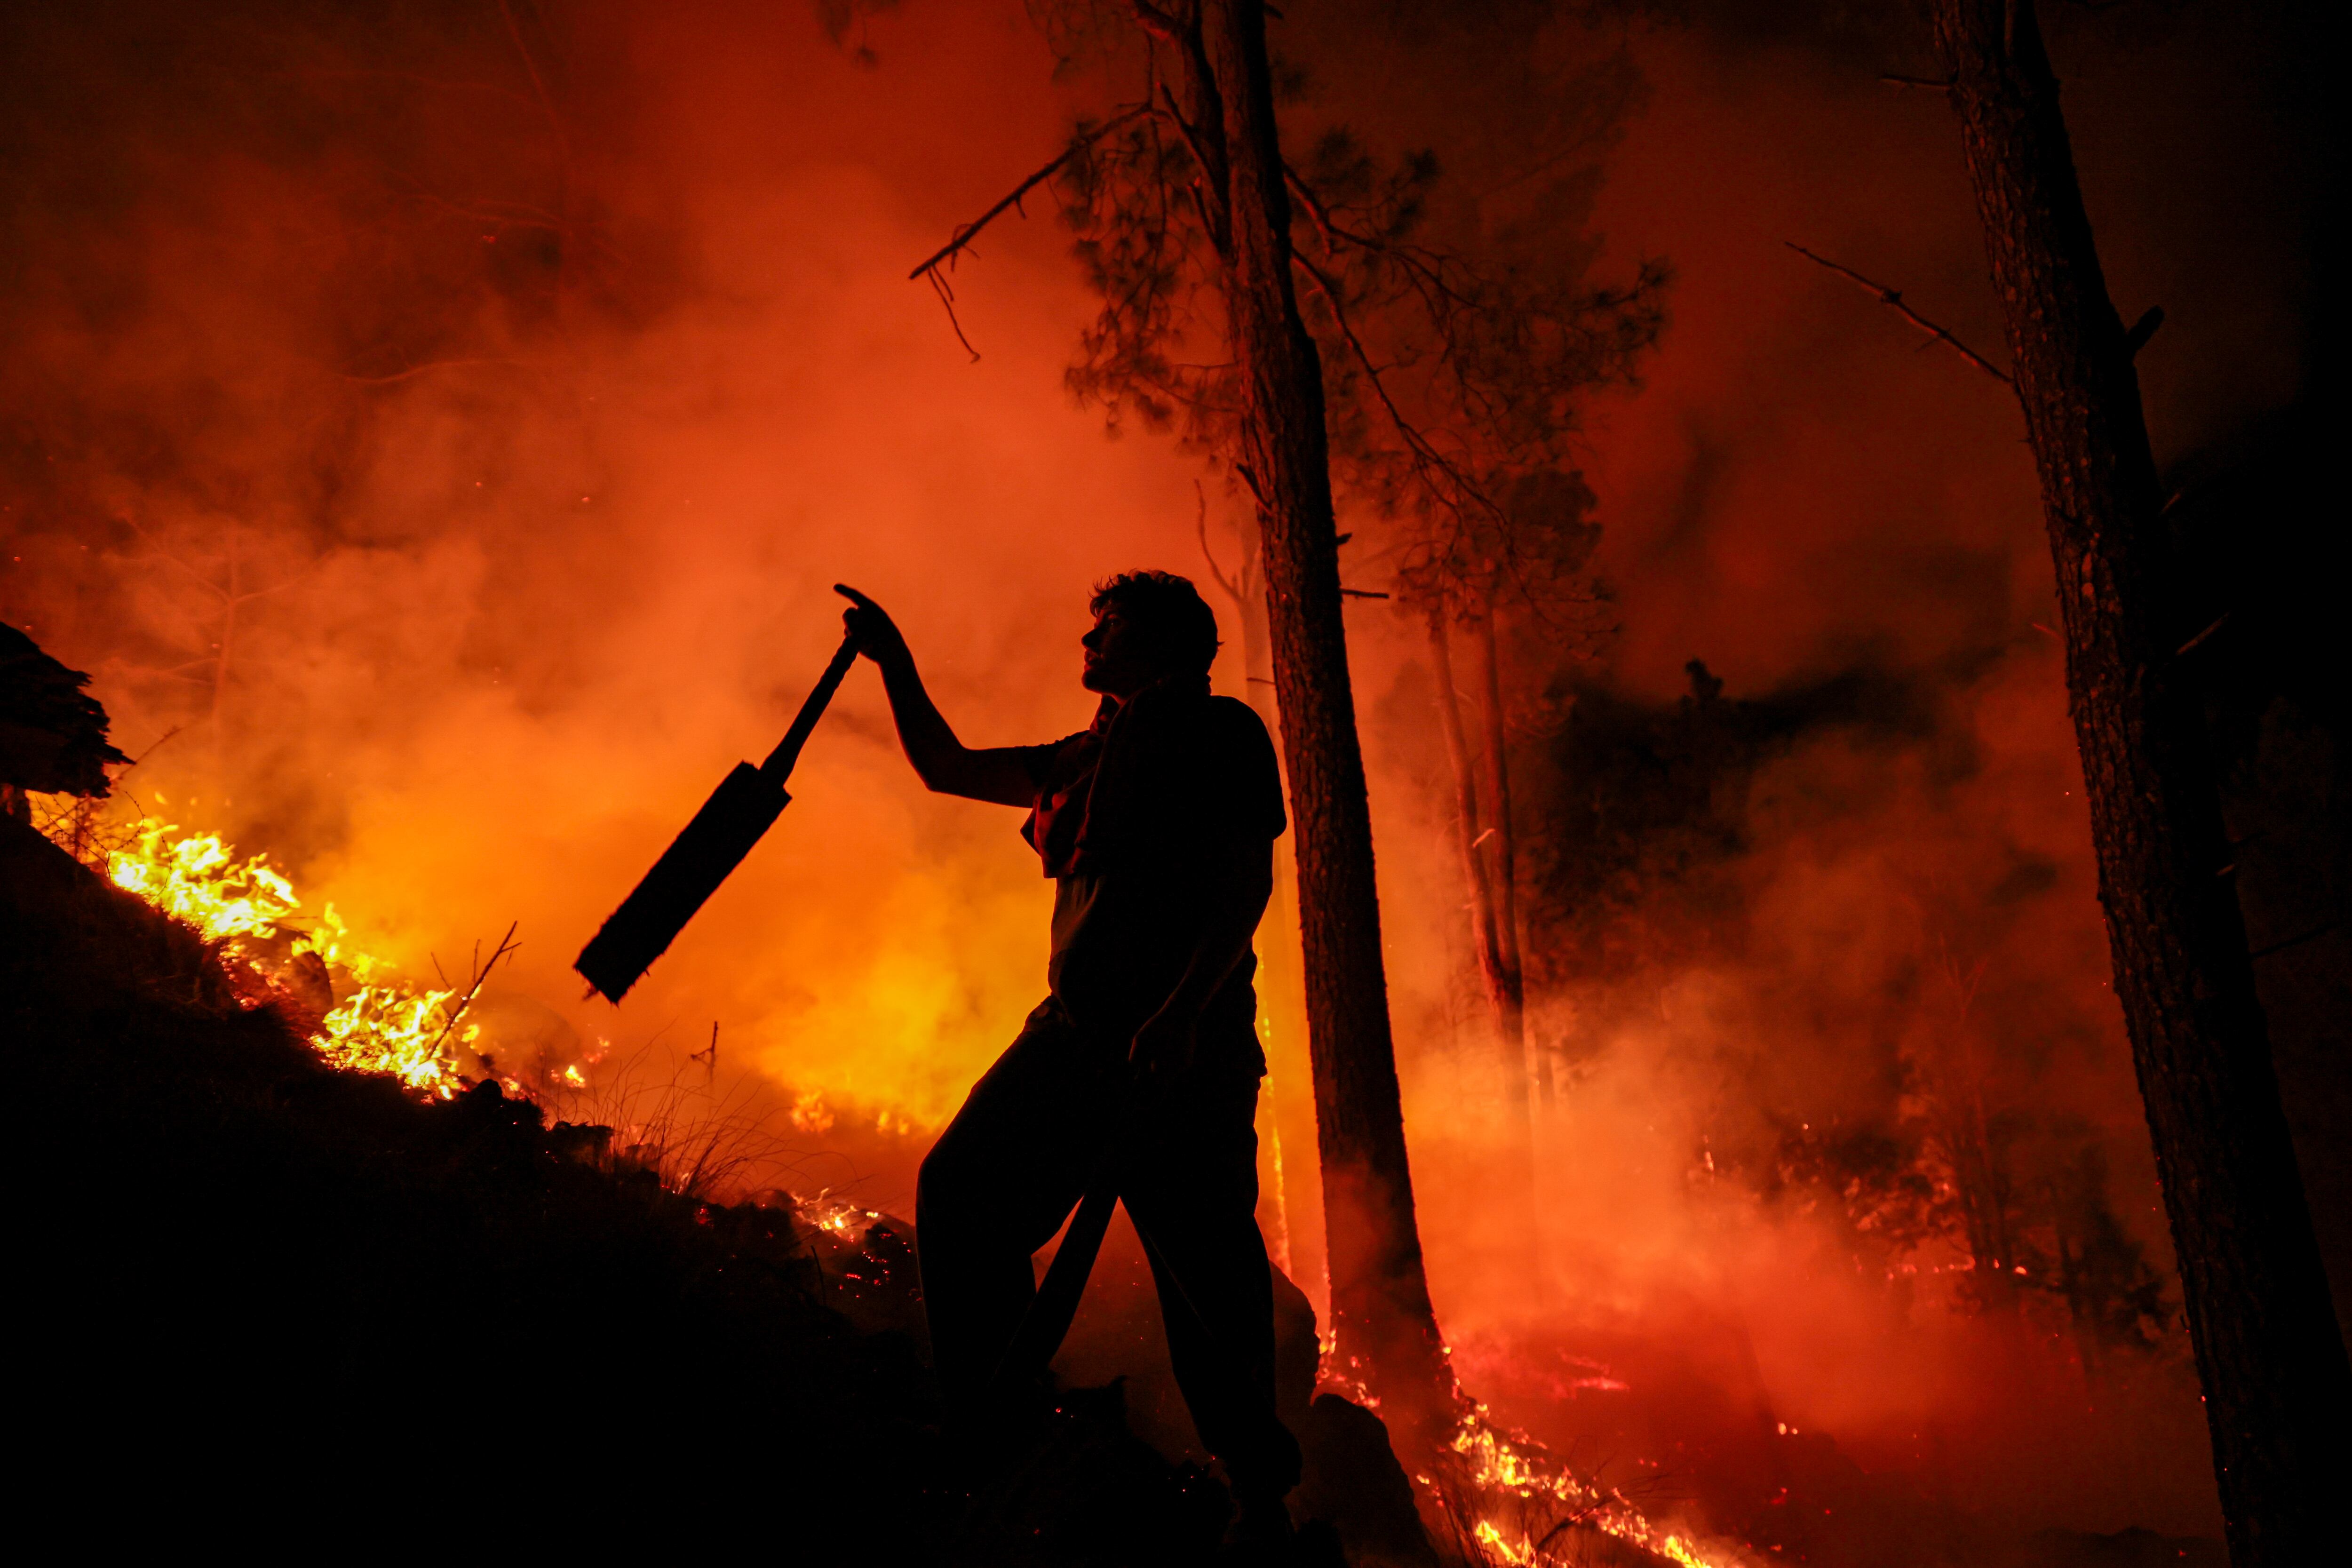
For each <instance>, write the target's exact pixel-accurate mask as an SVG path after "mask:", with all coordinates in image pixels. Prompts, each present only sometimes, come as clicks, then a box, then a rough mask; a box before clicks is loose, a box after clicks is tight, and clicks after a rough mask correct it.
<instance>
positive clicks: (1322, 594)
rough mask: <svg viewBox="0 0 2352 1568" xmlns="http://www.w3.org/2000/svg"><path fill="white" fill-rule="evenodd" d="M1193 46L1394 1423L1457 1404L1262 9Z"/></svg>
mask: <svg viewBox="0 0 2352 1568" xmlns="http://www.w3.org/2000/svg"><path fill="white" fill-rule="evenodd" d="M1147 25H1149V24H1148V23H1147ZM1196 36H1197V37H1198V40H1199V47H1200V50H1201V55H1202V56H1203V57H1205V61H1206V64H1207V68H1208V69H1207V80H1206V81H1204V82H1200V83H1197V84H1193V90H1192V92H1191V93H1190V94H1188V96H1189V98H1190V100H1191V101H1192V105H1193V106H1194V108H1195V111H1196V113H1200V114H1201V115H1202V119H1203V120H1205V119H1206V114H1205V111H1206V110H1208V109H1209V108H1210V106H1211V105H1214V107H1215V108H1216V110H1218V113H1217V115H1216V118H1215V120H1214V121H1213V124H1214V125H1215V126H1216V127H1217V128H1218V129H1220V130H1221V131H1222V132H1223V135H1222V138H1221V140H1222V142H1223V148H1222V157H1216V158H1213V160H1212V161H1213V162H1221V163H1223V164H1224V165H1225V167H1224V168H1223V170H1215V169H1211V170H1209V171H1207V174H1208V175H1209V177H1210V178H1211V179H1212V180H1213V182H1214V183H1215V184H1216V185H1217V187H1218V190H1219V194H1220V195H1223V198H1224V199H1223V202H1222V203H1220V204H1217V205H1220V206H1222V208H1223V212H1222V214H1221V215H1220V216H1222V217H1223V227H1224V228H1225V230H1226V232H1225V234H1224V235H1223V237H1222V243H1221V245H1220V249H1221V250H1222V251H1223V260H1224V278H1223V292H1224V296H1225V307H1226V316H1227V321H1228V323H1229V327H1230V331H1231V334H1232V348H1233V353H1234V361H1235V363H1236V365H1237V367H1238V370H1239V372H1240V382H1241V391H1242V397H1243V410H1244V411H1243V417H1242V420H1241V436H1240V447H1241V452H1240V462H1241V466H1242V468H1243V469H1244V473H1245V475H1246V477H1247V479H1248V481H1249V483H1250V485H1251V487H1252V488H1253V489H1255V492H1256V495H1257V500H1258V507H1259V525H1260V529H1261V532H1262V537H1263V539H1264V541H1265V580H1266V583H1265V585H1266V605H1267V619H1268V622H1269V627H1268V629H1269V631H1270V633H1271V637H1272V642H1273V649H1274V679H1275V695H1276V700H1277V701H1278V702H1279V703H1280V705H1281V713H1282V743H1283V755H1284V758H1285V760H1286V763H1287V764H1288V768H1289V773H1290V800H1291V815H1292V820H1293V824H1294V844H1295V853H1296V855H1297V865H1298V903H1299V934H1300V940H1301V946H1302V949H1303V952H1304V955H1305V964H1306V993H1307V1031H1308V1039H1309V1049H1310V1052H1311V1055H1312V1058H1313V1066H1314V1078H1315V1113H1316V1127H1317V1134H1318V1142H1319V1144H1320V1149H1321V1154H1322V1167H1323V1200H1324V1225H1325V1230H1326V1242H1327V1247H1328V1265H1329V1268H1330V1276H1331V1316H1332V1326H1333V1329H1334V1331H1335V1332H1336V1334H1337V1336H1338V1340H1339V1355H1340V1358H1341V1360H1342V1361H1343V1362H1346V1363H1353V1366H1354V1367H1355V1369H1356V1370H1357V1371H1358V1373H1360V1375H1363V1376H1365V1377H1366V1378H1367V1379H1368V1380H1369V1381H1370V1383H1371V1384H1372V1385H1373V1387H1374V1388H1376V1389H1377V1390H1379V1391H1380V1392H1381V1394H1382V1396H1383V1397H1384V1398H1388V1399H1392V1400H1394V1401H1395V1402H1396V1403H1397V1404H1398V1405H1399V1406H1400V1413H1403V1410H1404V1409H1406V1408H1412V1407H1419V1408H1429V1407H1432V1406H1433V1405H1437V1404H1441V1403H1450V1401H1451V1399H1452V1398H1453V1397H1454V1387H1453V1378H1452V1373H1450V1371H1449V1370H1448V1369H1447V1366H1446V1362H1445V1356H1444V1349H1443V1346H1442V1343H1441V1342H1440V1339H1439V1336H1438V1332H1437V1319H1436V1313H1435V1311H1434V1310H1433V1309H1432V1307H1431V1306H1430V1300H1429V1285H1428V1280H1427V1278H1426V1276H1425V1274H1424V1272H1423V1264H1422V1253H1421V1237H1420V1233H1419V1231H1418V1230H1417V1229H1416V1228H1415V1222H1414V1214H1413V1198H1412V1167H1411V1165H1410V1163H1408V1161H1407V1159H1406V1155H1405V1142H1404V1113H1403V1108H1402V1103H1401V1101H1400V1100H1399V1096H1398V1088H1397V1074H1396V1054H1395V1047H1394V1045H1393V1042H1392V1041H1391V1037H1390V1033H1389V1011H1388V977H1387V972H1386V966H1385V964H1384V963H1383V961H1382V957H1381V912H1380V898H1379V893H1378V889H1377V888H1376V886H1375V884H1374V880H1373V870H1372V831H1371V813H1370V805H1369V804H1368V802H1367V800H1366V796H1365V788H1364V760H1363V752H1362V751H1361V749H1360V746H1359V744H1358V741H1357V735H1356V710H1355V696H1354V692H1353V689H1352V688H1351V685H1350V682H1349V674H1348V643H1347V628H1346V626H1345V625H1344V624H1343V622H1342V619H1341V616H1340V603H1341V601H1340V595H1339V539H1338V535H1337V532H1336V531H1335V528H1334V523H1333V514H1332V505H1331V477H1330V466H1329V455H1328V451H1327V449H1326V447H1325V436H1324V403H1323V370H1322V364H1321V362H1320V361H1319V360H1318V358H1317V353H1316V348H1315V342H1314V339H1313V338H1312V337H1310V336H1309V335H1308V334H1307V327H1306V324H1305V322H1303V321H1301V320H1300V319H1299V314H1298V302H1297V298H1296V297H1295V296H1294V294H1293V293H1292V289H1291V278H1290V269H1291V258H1290V211H1289V196H1288V193H1287V191H1286V189H1285V188H1284V184H1283V169H1282V154H1281V150H1280V143H1279V141H1278V138H1277V136H1276V127H1275V116H1274V91H1273V83H1272V79H1271V73H1270V72H1269V70H1268V68H1267V64H1266V52H1265V11H1264V8H1263V6H1262V5H1261V4H1260V3H1259V0H1202V7H1201V12H1200V24H1199V33H1198V34H1197V35H1196ZM1196 123H1199V122H1198V121H1196ZM1201 128H1202V129H1203V130H1205V129H1208V128H1209V126H1208V125H1207V124H1202V125H1201ZM1220 175H1222V178H1218V176H1220Z"/></svg>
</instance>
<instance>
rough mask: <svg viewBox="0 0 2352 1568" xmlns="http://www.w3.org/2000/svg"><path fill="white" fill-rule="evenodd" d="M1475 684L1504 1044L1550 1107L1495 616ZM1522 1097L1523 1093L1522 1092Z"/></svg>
mask: <svg viewBox="0 0 2352 1568" xmlns="http://www.w3.org/2000/svg"><path fill="white" fill-rule="evenodd" d="M1477 633H1478V640H1477V649H1478V683H1479V685H1480V687H1481V688H1483V694H1482V697H1481V699H1480V702H1481V706H1482V707H1483V709H1484V710H1485V715H1486V798H1487V799H1488V800H1489V801H1491V802H1493V803H1494V807H1495V810H1494V817H1495V820H1494V822H1493V823H1492V824H1491V825H1490V826H1492V828H1493V831H1494V837H1493V838H1492V840H1491V841H1490V847H1489V852H1488V855H1489V858H1490V860H1491V861H1492V863H1493V865H1494V871H1493V873H1492V876H1491V878H1490V880H1491V881H1492V883H1493V886H1494V889H1495V952H1496V960H1497V962H1498V965H1499V967H1500V970H1501V980H1500V991H1501V995H1502V1012H1503V1017H1504V1022H1503V1039H1504V1041H1505V1042H1506V1045H1507V1049H1508V1050H1509V1052H1510V1053H1511V1055H1512V1058H1513V1059H1514V1060H1516V1061H1517V1064H1518V1072H1519V1076H1520V1079H1521V1081H1522V1083H1524V1082H1525V1079H1526V1078H1527V1072H1528V1065H1529V1062H1530V1058H1532V1062H1533V1066H1534V1068H1535V1081H1536V1089H1537V1092H1538V1095H1539V1096H1540V1098H1541V1099H1542V1100H1543V1103H1544V1105H1545V1107H1546V1108H1547V1109H1549V1107H1550V1105H1551V1062H1550V1060H1549V1058H1546V1057H1545V1055H1544V1053H1543V1052H1542V1051H1541V1050H1539V1049H1538V1048H1537V1047H1536V1046H1535V1043H1534V1042H1533V1041H1531V1040H1529V1039H1528V982H1527V971H1526V970H1525V969H1524V968H1523V967H1521V965H1520V963H1519V840H1518V834H1517V830H1516V829H1515V828H1514V827H1513V826H1512V824H1511V755H1510V750H1509V743H1508V742H1509V733H1508V730H1507V726H1506V724H1505V712H1504V708H1503V668H1502V664H1503V661H1502V652H1501V649H1499V648H1498V647H1496V642H1495V611H1494V609H1493V608H1492V607H1491V606H1489V607H1488V609H1487V611H1486V614H1485V615H1483V616H1479V617H1478V626H1477ZM1520 1093H1521V1095H1522V1096H1523V1097H1524V1095H1525V1093H1526V1090H1525V1089H1521V1090H1520Z"/></svg>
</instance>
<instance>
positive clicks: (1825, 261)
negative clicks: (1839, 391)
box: [1780, 239, 2011, 386]
mask: <svg viewBox="0 0 2352 1568" xmlns="http://www.w3.org/2000/svg"><path fill="white" fill-rule="evenodd" d="M1780 243H1781V244H1783V245H1785V246H1787V247H1789V248H1790V249H1791V250H1793V251H1795V252H1796V253H1797V254H1798V255H1800V256H1801V257H1803V258H1805V259H1806V260H1808V261H1811V262H1814V263H1817V264H1819V265H1820V266H1822V267H1826V268H1829V269H1830V270H1831V271H1832V272H1834V273H1836V274H1837V275H1838V276H1839V277H1841V278H1845V279H1852V280H1853V282H1854V283H1855V284H1856V285H1858V286H1859V287H1861V288H1863V289H1867V290H1869V291H1870V292H1871V293H1873V294H1875V295H1876V296H1878V302H1879V303H1880V304H1882V305H1887V306H1891V307H1892V308H1893V309H1894V310H1895V313H1896V314H1897V315H1899V316H1901V317H1902V318H1903V319H1904V320H1905V321H1908V322H1910V323H1911V324H1912V325H1913V326H1915V327H1916V328H1918V329H1919V330H1920V331H1923V332H1925V333H1927V335H1928V336H1929V337H1931V338H1933V339H1935V340H1936V341H1937V342H1941V343H1948V344H1949V345H1950V346H1951V349H1952V352H1953V353H1957V354H1958V355H1959V356H1960V357H1961V358H1962V359H1964V360H1966V361H1968V362H1969V363H1970V364H1972V365H1974V366H1976V367H1977V368H1978V369H1979V370H1980V371H1982V372H1984V373H1985V374H1987V375H1989V376H1990V377H1992V378H1993V379H1994V380H1995V381H1997V382H1999V383H2000V384H2002V385H2003V386H2008V385H2010V384H2011V382H2010V379H2009V373H2008V372H2006V371H2004V370H2001V369H2000V368H1998V367H1997V366H1995V365H1994V364H1993V363H1992V362H1991V361H1990V360H1988V359H1986V358H1985V357H1984V356H1983V355H1982V354H1980V353H1977V351H1976V350H1974V349H1972V348H1970V347H1969V345H1968V344H1966V343H1964V342H1960V340H1959V339H1958V338H1956V337H1954V336H1953V335H1952V334H1951V333H1950V332H1949V331H1946V330H1945V329H1944V328H1942V327H1939V326H1937V324H1936V323H1935V322H1933V321H1929V320H1928V319H1927V317H1925V316H1923V315H1921V314H1920V313H1919V312H1918V311H1916V310H1913V309H1912V308H1911V307H1910V306H1908V305H1906V304H1905V303H1904V302H1903V295H1902V291H1901V290H1899V289H1889V288H1888V287H1886V285H1885V284H1884V283H1874V282H1873V281H1871V280H1870V279H1867V278H1864V276H1863V275H1862V274H1861V273H1859V272H1856V271H1855V270H1854V269H1853V268H1851V267H1841V266H1840V265H1838V264H1837V263H1836V262H1834V261H1832V260H1831V259H1830V258H1828V257H1826V256H1816V255H1814V254H1813V253H1812V252H1811V251H1810V250H1807V249H1806V248H1805V247H1803V246H1801V245H1799V244H1798V243H1797V242H1796V241H1795V240H1793V239H1784V240H1782V241H1781V242H1780Z"/></svg>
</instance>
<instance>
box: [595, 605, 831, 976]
mask: <svg viewBox="0 0 2352 1568" xmlns="http://www.w3.org/2000/svg"><path fill="white" fill-rule="evenodd" d="M856 662H857V648H856V645H855V644H854V643H852V642H851V641H850V640H849V639H848V638H847V637H844V638H843V639H842V643H841V650H840V651H839V652H838V653H836V654H835V655H834V656H833V662H832V663H831V664H828V665H826V666H825V667H824V674H823V675H822V676H819V677H818V678H817V683H816V689H814V690H813V691H811V692H810V693H809V694H808V700H807V701H805V702H803V703H802V704H801V710H800V716H799V717H798V718H796V719H794V720H793V727H792V728H791V729H789V730H787V731H784V738H783V739H782V740H781V741H779V742H776V749H775V750H774V751H772V752H769V753H768V760H767V761H766V762H764V763H761V764H760V765H759V766H758V767H756V768H755V767H753V766H752V765H751V763H736V764H735V771H734V772H732V773H729V774H728V775H727V777H726V778H725V779H723V780H722V781H720V783H719V787H718V788H717V789H715V790H712V791H711V792H710V798H709V800H707V801H704V802H703V803H702V809H701V810H700V811H698V812H696V813H695V814H694V820H693V821H691V822H689V823H688V824H687V825H686V831H685V832H683V833H681V834H679V835H678V836H677V838H676V839H674V840H672V841H671V843H670V847H668V848H667V849H666V850H664V851H663V852H662V858H660V859H658V860H656V861H655V862H654V868H653V869H652V870H650V871H648V872H646V877H645V880H644V881H642V882H639V883H638V884H637V886H636V890H635V892H633V893H631V894H630V895H629V896H628V897H627V898H625V899H624V900H621V907H620V908H619V909H617V910H614V911H613V917H612V919H610V920H608V921H605V922H604V927H603V929H601V930H600V931H597V932H596V934H595V936H594V937H593V939H592V940H591V941H590V942H589V943H588V945H587V946H586V947H583V948H582V949H581V950H580V957H579V959H578V960H577V961H576V962H575V963H573V964H572V968H574V969H576V970H578V971H579V972H580V973H581V974H582V975H583V976H584V977H585V978H586V980H587V982H588V984H589V986H590V987H591V988H592V989H593V990H596V991H600V992H602V993H603V994H604V996H605V998H606V999H607V1000H608V1001H612V1002H618V1001H619V1000H620V999H621V998H622V997H623V996H625V995H626V994H628V990H629V987H630V986H632V985H635V984H636V983H637V980H638V977H639V976H641V975H643V974H644V973H645V972H646V968H647V967H648V966H650V965H651V964H652V963H653V961H654V960H655V959H656V958H659V957H660V956H661V955H662V954H663V953H664V952H667V951H668V949H669V944H670V943H671V942H675V941H676V940H677V933H678V932H679V931H683V930H685V929H686V922H687V921H689V920H692V919H693V918H694V911H695V910H698V909H700V908H701V907H702V905H703V901H704V900H707V899H709V897H710V895H711V894H712V893H714V892H716V891H717V890H718V889H719V883H721V882H723V881H725V880H726V879H727V874H728V873H729V872H730V871H732V870H733V869H735V868H736V867H737V866H739V865H740V864H741V863H742V860H743V857H744V856H746V855H748V854H750V853H751V846H752V845H754V844H757V843H758V842H759V841H760V836H761V834H763V833H765V832H767V831H768V829H769V828H770V827H771V826H773V825H774V823H775V820H776V818H777V817H778V816H782V813H783V809H784V806H785V805H786V804H787V803H788V802H789V801H791V799H792V798H793V797H792V796H791V795H787V794H785V793H784V781H785V780H786V779H788V778H790V777H791V776H792V773H793V763H797V762H799V761H800V756H801V748H802V747H803V746H804V745H806V744H807V743H808V738H809V732H810V731H813V730H814V729H815V728H816V721H817V720H818V719H819V718H821V717H823V716H824V709H825V704H826V703H828V702H830V701H832V700H833V694H834V691H835V689H836V688H838V687H839V686H840V685H841V678H842V677H843V676H845V675H846V674H848V673H849V667H850V666H851V665H853V664H855V663H856Z"/></svg>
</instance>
